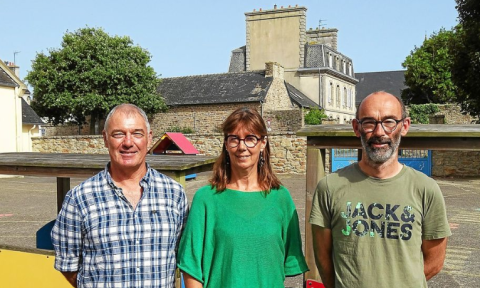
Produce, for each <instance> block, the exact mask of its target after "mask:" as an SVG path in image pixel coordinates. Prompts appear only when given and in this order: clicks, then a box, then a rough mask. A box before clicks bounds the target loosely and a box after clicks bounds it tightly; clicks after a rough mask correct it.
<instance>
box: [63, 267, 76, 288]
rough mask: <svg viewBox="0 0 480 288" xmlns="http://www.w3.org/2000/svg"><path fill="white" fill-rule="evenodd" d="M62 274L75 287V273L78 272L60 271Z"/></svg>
mask: <svg viewBox="0 0 480 288" xmlns="http://www.w3.org/2000/svg"><path fill="white" fill-rule="evenodd" d="M62 274H63V276H65V278H66V279H67V281H68V282H69V283H70V284H71V285H72V286H73V287H75V288H76V287H77V274H78V272H76V271H75V272H62Z"/></svg>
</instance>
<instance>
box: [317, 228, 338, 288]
mask: <svg viewBox="0 0 480 288" xmlns="http://www.w3.org/2000/svg"><path fill="white" fill-rule="evenodd" d="M312 236H313V250H314V254H315V263H316V264H317V268H318V272H319V273H320V277H322V282H323V285H325V287H326V288H333V287H335V269H334V266H333V257H332V249H333V246H332V243H333V242H332V231H331V230H330V229H326V228H322V227H319V226H317V225H312Z"/></svg>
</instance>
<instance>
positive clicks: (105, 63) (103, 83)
mask: <svg viewBox="0 0 480 288" xmlns="http://www.w3.org/2000/svg"><path fill="white" fill-rule="evenodd" d="M150 60H151V56H150V54H149V53H148V51H146V50H144V49H143V48H141V47H139V46H134V45H133V42H132V40H131V39H130V38H129V37H127V36H123V37H120V36H114V37H112V36H110V35H108V34H107V33H106V32H104V31H103V29H101V28H89V27H87V28H82V29H79V30H77V31H75V32H72V33H69V32H68V31H67V33H65V35H64V36H63V41H62V43H61V48H60V49H49V54H48V55H46V54H44V53H38V54H37V55H36V58H35V60H33V63H32V71H30V72H29V73H28V75H27V76H26V80H27V81H28V83H29V84H30V85H32V86H33V88H34V100H33V103H32V107H33V109H35V111H36V112H37V113H38V114H39V115H40V116H43V117H48V118H49V120H50V121H51V122H52V123H53V124H55V125H56V124H60V123H64V122H65V121H71V122H74V123H77V124H79V125H80V124H84V123H85V120H86V116H91V121H90V124H91V125H90V132H91V133H92V134H95V133H94V127H95V123H96V122H97V123H98V121H99V119H102V118H104V117H105V116H106V114H107V113H108V111H109V110H111V109H112V108H113V107H114V106H116V105H118V104H121V103H132V104H135V105H137V106H139V107H140V108H142V109H144V110H145V112H146V113H150V114H151V113H156V112H159V111H162V110H166V105H165V102H164V100H163V99H162V98H161V97H160V96H159V95H158V94H157V93H156V89H157V86H158V84H159V79H158V77H157V74H156V73H155V71H154V70H153V68H152V67H150V66H148V63H149V62H150Z"/></svg>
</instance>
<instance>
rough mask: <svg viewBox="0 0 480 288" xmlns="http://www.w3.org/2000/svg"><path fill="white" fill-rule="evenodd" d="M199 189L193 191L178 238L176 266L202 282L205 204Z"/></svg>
mask: <svg viewBox="0 0 480 288" xmlns="http://www.w3.org/2000/svg"><path fill="white" fill-rule="evenodd" d="M201 191H202V190H201V189H200V190H199V191H197V192H196V193H195V196H194V198H193V201H192V207H191V209H190V212H189V214H188V220H187V224H186V227H185V230H184V231H183V234H182V238H181V239H180V246H179V249H178V260H177V266H178V268H179V269H180V270H182V271H184V272H185V273H188V274H189V275H190V276H192V277H193V278H195V279H197V280H198V281H200V282H202V283H203V282H204V277H203V272H202V259H203V253H204V251H203V247H204V242H205V231H206V227H205V225H206V218H205V217H206V206H205V204H206V203H205V199H204V197H203V193H201Z"/></svg>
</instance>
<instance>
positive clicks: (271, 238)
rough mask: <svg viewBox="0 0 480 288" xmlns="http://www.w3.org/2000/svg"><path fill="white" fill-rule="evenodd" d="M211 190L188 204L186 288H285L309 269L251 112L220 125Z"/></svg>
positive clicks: (182, 256)
mask: <svg viewBox="0 0 480 288" xmlns="http://www.w3.org/2000/svg"><path fill="white" fill-rule="evenodd" d="M222 130H223V133H224V136H225V138H224V144H223V148H222V153H221V155H220V157H219V158H218V159H217V161H216V163H215V165H214V168H213V176H212V178H211V179H210V185H208V186H205V187H202V188H200V189H199V190H198V191H197V192H196V193H195V197H194V199H193V202H192V207H191V210H190V214H189V217H188V222H187V225H186V228H185V231H184V232H183V236H182V238H181V241H180V247H179V251H178V267H179V268H180V270H182V272H183V276H184V280H185V286H186V288H196V287H205V288H210V287H212V288H217V287H218V288H220V287H221V288H235V287H238V288H248V287H255V288H261V287H265V288H275V287H278V288H283V287H284V285H283V282H284V280H285V276H293V275H297V274H300V273H303V272H305V271H307V270H308V268H307V265H306V263H305V258H304V256H303V253H302V240H301V236H300V230H299V226H298V216H297V211H296V209H295V205H294V203H293V200H292V198H291V196H290V193H289V192H288V190H287V189H286V188H285V187H283V186H282V185H281V183H280V181H279V180H278V178H277V177H276V176H275V175H274V174H273V172H272V168H271V166H270V146H269V142H268V139H267V128H266V126H265V122H264V121H263V119H262V117H261V116H260V114H259V113H258V112H257V111H256V110H253V109H249V108H240V109H237V110H235V111H234V112H233V113H232V114H231V115H230V116H228V118H227V119H226V120H225V122H224V123H223V125H222Z"/></svg>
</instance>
